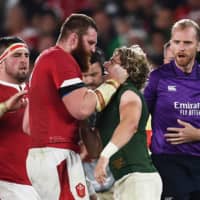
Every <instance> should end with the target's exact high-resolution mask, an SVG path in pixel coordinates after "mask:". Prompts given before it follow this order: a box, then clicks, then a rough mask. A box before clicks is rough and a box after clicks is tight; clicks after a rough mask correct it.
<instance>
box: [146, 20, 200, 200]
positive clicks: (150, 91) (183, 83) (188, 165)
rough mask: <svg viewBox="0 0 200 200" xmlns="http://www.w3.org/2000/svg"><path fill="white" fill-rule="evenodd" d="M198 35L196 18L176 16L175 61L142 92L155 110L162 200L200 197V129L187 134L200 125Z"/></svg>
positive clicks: (155, 73)
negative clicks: (186, 130)
mask: <svg viewBox="0 0 200 200" xmlns="http://www.w3.org/2000/svg"><path fill="white" fill-rule="evenodd" d="M199 39H200V28H199V26H198V24H197V23H196V22H194V21H192V20H190V19H183V20H180V21H177V22H176V23H175V24H174V25H173V27H172V30H171V40H170V44H171V51H172V53H173V55H174V60H173V61H171V62H170V63H168V64H164V65H162V66H161V67H159V68H158V69H156V70H154V71H153V72H152V73H151V74H150V78H149V83H148V85H147V87H146V88H145V91H144V95H145V99H146V101H147V104H148V108H149V110H150V113H151V115H152V131H153V136H152V143H151V151H152V158H153V162H154V164H155V166H156V168H157V169H158V171H159V173H160V175H161V178H162V180H163V194H162V200H166V199H174V200H198V199H199V196H200V159H199V158H200V137H199V133H198V131H197V132H195V134H193V131H191V132H188V134H185V133H184V130H185V129H186V128H187V127H188V126H190V127H195V128H200V117H199V116H200V114H199V113H200V107H199V99H200V92H199V84H200V75H199V74H200V66H199V65H198V63H197V62H196V60H195V57H196V53H197V51H198V49H199ZM184 121H185V122H184ZM169 127H176V128H177V129H175V130H174V129H173V128H172V129H171V128H169ZM177 131H178V132H177Z"/></svg>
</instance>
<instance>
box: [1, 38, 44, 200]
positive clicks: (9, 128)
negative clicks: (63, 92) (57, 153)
mask: <svg viewBox="0 0 200 200" xmlns="http://www.w3.org/2000/svg"><path fill="white" fill-rule="evenodd" d="M28 72H29V50H28V46H27V45H26V44H25V43H24V41H23V40H21V39H19V38H17V37H3V38H0V102H1V104H0V110H1V111H0V115H1V118H0V199H4V200H27V199H29V200H40V198H39V196H38V194H37V193H36V191H35V190H34V188H33V187H32V186H31V183H30V181H29V179H28V176H27V173H26V157H27V154H28V149H29V147H30V142H31V141H30V137H29V136H28V135H26V134H25V133H24V132H23V131H22V120H23V114H24V106H25V102H24V101H20V99H19V98H20V97H23V95H25V94H26V91H23V90H24V88H25V86H26V85H25V80H26V78H27V76H28ZM20 91H21V92H20ZM13 95H14V96H13ZM7 99H8V100H7ZM2 102H4V103H2ZM16 108H18V109H17V110H14V109H16Z"/></svg>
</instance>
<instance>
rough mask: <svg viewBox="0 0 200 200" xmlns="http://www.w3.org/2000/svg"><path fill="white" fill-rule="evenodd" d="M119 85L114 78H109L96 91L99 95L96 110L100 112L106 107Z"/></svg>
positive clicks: (97, 95)
mask: <svg viewBox="0 0 200 200" xmlns="http://www.w3.org/2000/svg"><path fill="white" fill-rule="evenodd" d="M119 85H120V84H119V83H118V82H117V81H115V80H114V79H109V80H106V81H105V82H104V83H103V84H101V85H100V86H99V87H98V88H97V89H96V90H95V91H94V92H95V94H96V97H97V105H96V110H97V111H98V112H100V111H102V110H103V109H104V108H105V107H106V105H107V104H108V103H109V101H110V99H111V97H112V96H113V94H114V93H115V92H116V91H117V89H118V87H119Z"/></svg>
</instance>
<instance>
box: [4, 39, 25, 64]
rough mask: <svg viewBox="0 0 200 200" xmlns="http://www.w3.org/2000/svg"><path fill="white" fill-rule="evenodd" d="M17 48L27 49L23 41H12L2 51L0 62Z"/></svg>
mask: <svg viewBox="0 0 200 200" xmlns="http://www.w3.org/2000/svg"><path fill="white" fill-rule="evenodd" d="M19 49H26V50H27V49H28V47H27V45H26V44H24V43H14V44H12V45H10V46H9V47H8V48H6V49H5V50H4V52H3V53H2V54H1V55H0V63H1V62H2V61H3V60H4V59H5V58H7V57H8V56H9V55H11V54H13V53H14V52H15V51H16V50H19Z"/></svg>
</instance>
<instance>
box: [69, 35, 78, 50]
mask: <svg viewBox="0 0 200 200" xmlns="http://www.w3.org/2000/svg"><path fill="white" fill-rule="evenodd" d="M78 41H79V40H78V34H77V33H75V32H73V33H71V35H70V45H71V48H72V49H75V48H76V47H77V46H78Z"/></svg>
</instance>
